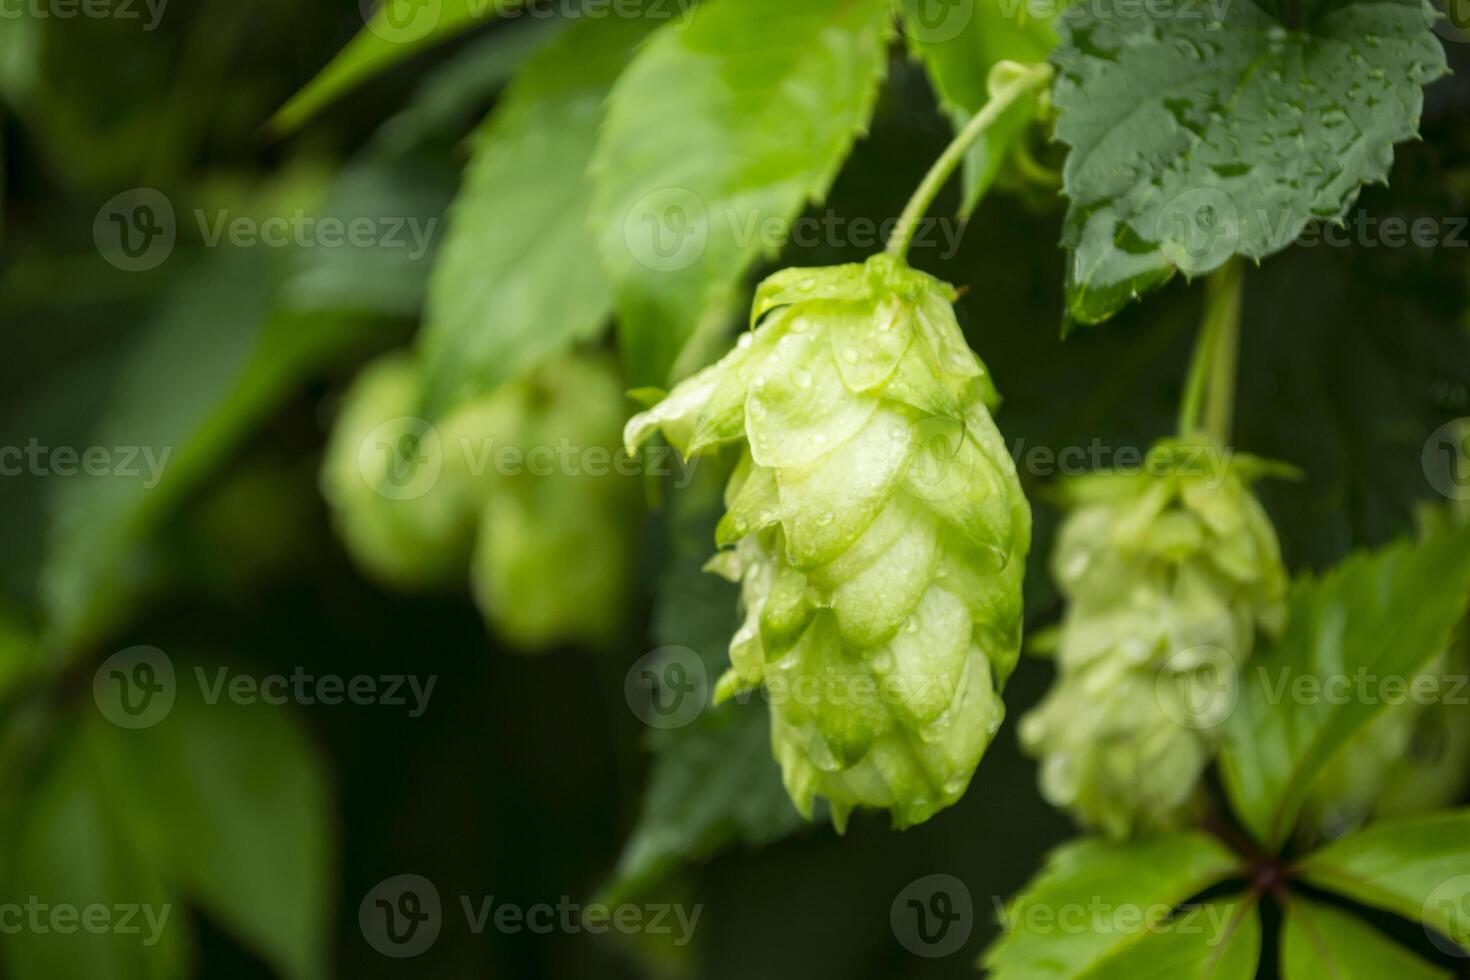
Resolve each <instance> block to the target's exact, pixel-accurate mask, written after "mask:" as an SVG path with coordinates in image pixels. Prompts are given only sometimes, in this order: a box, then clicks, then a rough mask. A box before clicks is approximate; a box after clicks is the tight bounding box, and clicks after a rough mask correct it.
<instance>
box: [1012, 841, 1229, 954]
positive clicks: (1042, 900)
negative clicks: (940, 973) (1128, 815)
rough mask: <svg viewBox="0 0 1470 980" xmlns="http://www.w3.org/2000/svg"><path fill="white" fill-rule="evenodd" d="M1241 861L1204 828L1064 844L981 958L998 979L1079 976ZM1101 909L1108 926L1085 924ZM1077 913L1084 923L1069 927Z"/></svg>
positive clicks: (1137, 940) (1139, 938) (1015, 902)
mask: <svg viewBox="0 0 1470 980" xmlns="http://www.w3.org/2000/svg"><path fill="white" fill-rule="evenodd" d="M1239 868H1240V858H1239V857H1237V856H1236V855H1234V854H1232V853H1231V852H1230V851H1229V850H1227V849H1226V848H1225V847H1224V846H1222V845H1221V844H1220V843H1219V842H1218V841H1217V840H1215V839H1214V838H1212V837H1207V836H1205V835H1204V834H1199V833H1179V834H1163V835H1160V836H1156V837H1148V838H1143V839H1140V840H1136V841H1132V842H1128V843H1111V842H1108V841H1103V840H1100V839H1086V840H1081V841H1076V842H1073V843H1070V844H1066V845H1063V846H1062V847H1060V848H1057V849H1056V850H1055V851H1053V852H1052V854H1051V856H1050V857H1049V858H1048V859H1047V863H1046V867H1045V868H1043V869H1042V871H1041V873H1040V874H1039V875H1037V877H1036V878H1035V879H1033V880H1032V882H1031V883H1030V884H1029V885H1028V886H1027V888H1026V890H1025V891H1024V892H1022V893H1021V894H1020V895H1019V896H1017V897H1016V898H1014V899H1012V900H1011V902H1010V904H1009V905H1008V906H1007V908H1006V911H1005V913H1004V918H1003V921H1002V925H1003V926H1004V927H1005V933H1004V934H1003V935H1002V936H1001V938H1000V939H999V940H997V941H996V943H995V944H994V945H993V946H991V948H990V949H989V950H987V951H986V953H985V957H984V960H983V965H984V966H985V967H986V968H987V969H988V970H990V971H991V975H992V976H993V977H995V978H996V980H1045V978H1048V977H1050V978H1055V980H1065V978H1070V977H1076V976H1080V975H1082V974H1084V973H1086V972H1087V971H1088V970H1089V969H1094V968H1099V967H1100V966H1101V965H1102V964H1104V963H1106V962H1108V960H1109V959H1110V958H1112V957H1113V956H1114V955H1115V954H1117V953H1118V952H1119V951H1121V950H1126V949H1128V948H1130V947H1134V946H1141V945H1142V943H1143V940H1144V939H1145V937H1147V936H1148V935H1149V934H1150V932H1151V931H1155V930H1157V929H1158V928H1159V925H1160V923H1161V922H1162V921H1163V919H1165V918H1166V917H1167V916H1168V915H1169V913H1171V912H1172V911H1173V910H1174V909H1175V908H1176V907H1177V906H1179V905H1180V903H1182V902H1185V901H1187V900H1189V899H1190V898H1193V897H1194V896H1195V895H1198V894H1199V893H1200V892H1202V891H1204V890H1205V889H1207V888H1210V887H1211V886H1213V885H1216V884H1218V883H1220V882H1221V881H1224V880H1225V879H1226V878H1229V877H1230V876H1231V875H1232V874H1234V873H1236V872H1237V871H1238V870H1239ZM1098 909H1101V910H1102V911H1103V913H1104V914H1106V915H1107V916H1108V917H1109V918H1108V919H1107V922H1106V925H1107V927H1106V928H1104V927H1098V926H1093V925H1087V924H1088V923H1091V922H1092V921H1093V920H1092V919H1091V918H1089V917H1090V916H1092V915H1094V914H1095V913H1096V910H1098ZM1124 916H1127V917H1128V918H1127V919H1126V920H1125V919H1124ZM1079 917H1080V918H1081V920H1082V922H1083V923H1084V926H1085V927H1083V928H1066V927H1065V925H1066V923H1068V922H1075V921H1077V919H1078V918H1079ZM1089 975H1090V974H1089ZM1108 975H1111V974H1108Z"/></svg>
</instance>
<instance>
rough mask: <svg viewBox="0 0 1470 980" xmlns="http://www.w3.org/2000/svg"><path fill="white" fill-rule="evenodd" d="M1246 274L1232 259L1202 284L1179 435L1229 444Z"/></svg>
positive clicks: (1180, 416)
mask: <svg viewBox="0 0 1470 980" xmlns="http://www.w3.org/2000/svg"><path fill="white" fill-rule="evenodd" d="M1244 282H1245V270H1244V267H1243V266H1242V265H1241V264H1240V262H1239V261H1232V262H1230V263H1229V264H1227V265H1225V266H1224V267H1222V268H1221V269H1220V270H1219V271H1217V272H1215V273H1214V274H1212V275H1211V276H1210V278H1209V280H1208V281H1207V282H1206V284H1205V318H1204V324H1203V325H1202V326H1201V327H1200V336H1199V341H1198V343H1197V344H1196V345H1195V348H1194V360H1193V362H1191V364H1190V366H1189V376H1188V380H1187V381H1186V382H1185V386H1184V400H1183V402H1181V403H1180V406H1179V434H1180V435H1181V436H1189V435H1194V434H1195V433H1199V432H1204V433H1205V434H1207V435H1210V436H1212V437H1213V438H1214V439H1215V440H1217V441H1218V442H1220V443H1222V444H1227V443H1229V442H1230V430H1231V420H1232V419H1233V417H1234V415H1235V372H1236V367H1237V365H1238V363H1239V360H1240V307H1241V294H1242V292H1243V289H1242V287H1243V284H1244Z"/></svg>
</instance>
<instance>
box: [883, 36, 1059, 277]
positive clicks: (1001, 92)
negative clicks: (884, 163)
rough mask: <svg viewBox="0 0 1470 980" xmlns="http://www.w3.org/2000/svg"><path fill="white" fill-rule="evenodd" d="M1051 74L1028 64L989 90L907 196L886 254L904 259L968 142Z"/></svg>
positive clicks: (1041, 85)
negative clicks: (906, 204) (980, 104)
mask: <svg viewBox="0 0 1470 980" xmlns="http://www.w3.org/2000/svg"><path fill="white" fill-rule="evenodd" d="M1052 74H1053V72H1052V68H1051V66H1050V65H1046V64H1041V65H1027V66H1025V68H1024V69H1023V70H1021V71H1018V72H1016V74H1015V75H1013V76H1012V77H1011V78H1010V79H1008V80H1007V81H1006V82H1005V83H1004V84H1002V85H1000V86H998V87H996V88H995V89H994V90H993V91H992V92H991V96H990V101H989V102H987V103H985V108H983V109H981V110H980V111H979V112H977V113H976V114H975V115H974V117H973V118H971V120H970V121H969V122H968V123H966V124H965V128H964V129H962V130H960V132H959V135H958V136H956V137H955V138H954V142H952V143H950V144H949V146H948V147H946V148H945V151H944V153H943V154H942V155H941V156H940V157H939V159H938V160H936V161H935V163H934V166H933V167H931V168H930V169H929V173H927V174H926V175H925V176H924V181H923V183H921V184H920V185H919V189H918V190H916V191H914V196H913V197H911V198H909V203H908V206H907V207H905V208H904V209H903V214H902V215H900V216H899V219H898V226H897V227H895V228H894V229H893V236H892V237H891V238H890V239H889V241H888V254H889V255H891V256H893V257H894V258H896V259H899V260H903V259H904V258H905V257H906V256H907V255H908V252H909V246H910V245H912V244H913V241H914V235H915V234H916V233H917V232H918V230H919V222H920V221H921V220H923V217H924V214H925V212H927V211H928V210H929V206H930V205H931V204H933V203H934V199H935V198H936V197H938V196H939V192H940V190H942V189H943V188H944V185H945V184H946V183H947V182H948V181H949V178H950V177H951V176H952V175H953V174H954V172H955V168H956V167H958V166H959V165H960V161H962V160H964V158H965V153H966V151H968V150H969V149H970V145H971V144H972V143H974V142H975V141H976V140H977V139H979V138H980V137H981V136H983V135H984V134H985V131H986V130H988V129H989V128H990V127H991V126H993V125H995V122H996V120H998V119H999V118H1000V117H1001V116H1002V115H1003V114H1004V113H1005V111H1006V110H1007V109H1009V108H1010V107H1011V106H1012V105H1013V104H1015V102H1016V101H1017V100H1018V99H1021V98H1023V97H1024V96H1026V95H1028V94H1030V93H1031V92H1034V91H1036V90H1038V89H1041V88H1045V87H1046V86H1047V85H1048V84H1050V83H1051V79H1052Z"/></svg>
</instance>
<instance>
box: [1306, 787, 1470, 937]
mask: <svg viewBox="0 0 1470 980" xmlns="http://www.w3.org/2000/svg"><path fill="white" fill-rule="evenodd" d="M1299 867H1300V870H1301V872H1302V874H1303V875H1304V876H1305V877H1306V879H1307V880H1308V881H1310V882H1311V883H1312V884H1314V885H1318V886H1320V887H1322V888H1327V889H1330V890H1332V891H1335V892H1338V893H1339V894H1342V895H1346V896H1347V897H1348V898H1351V899H1354V900H1356V901H1359V902H1362V903H1363V904H1365V905H1371V906H1373V907H1374V908H1380V909H1386V910H1387V911H1389V912H1395V913H1397V914H1399V915H1402V916H1404V917H1405V918H1409V919H1413V920H1415V921H1419V922H1423V923H1424V924H1425V925H1426V926H1429V927H1431V928H1433V929H1435V930H1436V931H1437V932H1439V933H1440V934H1441V935H1443V936H1446V937H1447V938H1449V939H1452V940H1454V941H1455V942H1456V943H1458V944H1459V945H1460V947H1461V948H1462V949H1464V950H1466V951H1470V810H1455V811H1453V812H1449V813H1437V814H1431V815H1429V816H1423V817H1408V818H1404V819H1401V820H1390V821H1384V822H1383V823H1378V824H1373V825H1371V826H1369V827H1367V828H1366V829H1364V830H1361V831H1359V832H1358V833H1356V834H1352V835H1350V836H1348V837H1344V838H1342V839H1341V840H1338V841H1335V842H1334V843H1332V844H1329V845H1328V846H1326V847H1324V848H1322V849H1321V850H1320V851H1317V852H1316V853H1314V854H1311V855H1308V856H1307V858H1306V859H1305V860H1303V861H1302V862H1301V864H1300V866H1299Z"/></svg>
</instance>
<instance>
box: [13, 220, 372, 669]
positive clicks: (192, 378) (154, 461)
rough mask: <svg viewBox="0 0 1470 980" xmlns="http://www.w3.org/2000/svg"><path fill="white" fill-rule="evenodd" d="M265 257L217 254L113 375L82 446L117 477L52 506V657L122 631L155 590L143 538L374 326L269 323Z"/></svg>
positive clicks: (77, 487) (59, 496) (76, 486)
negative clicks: (300, 387)
mask: <svg viewBox="0 0 1470 980" xmlns="http://www.w3.org/2000/svg"><path fill="white" fill-rule="evenodd" d="M268 252H269V250H268V249H253V250H251V249H239V250H231V249H221V250H219V251H217V252H215V253H214V254H213V255H211V256H210V257H209V258H208V259H207V260H206V261H205V262H204V264H203V265H202V266H201V267H200V268H198V269H197V270H195V273H194V274H193V275H190V276H186V277H185V279H184V284H183V285H182V287H181V288H180V289H179V290H178V291H177V292H176V293H175V294H174V295H173V296H171V297H170V298H169V299H168V300H166V301H165V302H164V304H163V305H162V307H161V308H160V310H159V311H158V314H157V316H156V319H154V320H153V321H152V322H151V323H149V324H148V325H147V326H146V327H145V328H144V329H143V331H142V333H141V334H140V336H138V337H137V338H136V340H135V344H134V347H133V349H132V350H131V351H130V352H129V353H128V354H127V355H126V356H125V357H124V358H123V360H122V361H121V362H120V363H118V364H117V365H116V366H115V367H114V371H113V376H112V391H111V393H110V394H109V396H108V398H107V407H106V408H105V409H104V411H103V412H102V415H101V421H100V422H99V424H98V426H97V428H96V429H95V430H94V431H93V432H92V433H91V435H90V437H89V440H88V445H93V446H102V447H108V448H110V449H114V450H116V453H117V456H118V469H117V472H112V471H108V472H106V473H104V474H103V475H89V474H85V473H80V472H79V473H78V474H77V475H76V477H75V478H74V479H71V480H69V481H67V482H66V483H65V484H64V485H62V486H60V488H59V489H58V491H57V492H56V494H55V496H54V498H53V500H52V502H51V503H52V507H51V511H52V512H51V523H50V531H49V537H48V541H47V554H46V558H45V561H44V564H43V567H42V571H41V579H40V594H41V602H42V606H43V608H44V610H45V612H46V614H47V617H48V620H49V622H48V628H49V633H48V635H47V643H48V644H49V646H50V648H52V649H53V650H55V649H57V648H60V649H61V651H62V652H64V653H74V652H75V651H76V650H77V648H79V647H80V646H81V645H83V644H84V643H86V642H88V641H89V640H95V639H97V638H98V637H99V635H100V634H101V633H103V632H104V631H106V630H107V629H109V628H112V627H113V626H115V625H117V622H118V621H119V619H121V618H122V617H124V616H125V615H126V614H127V611H128V609H129V608H130V606H131V605H132V604H133V603H134V602H136V601H137V600H138V599H139V598H140V596H141V595H142V594H143V593H145V592H146V591H147V588H148V586H149V583H150V579H151V578H152V573H153V569H151V568H150V565H149V563H148V561H147V557H146V555H145V554H144V553H143V552H142V550H141V545H142V543H143V542H144V541H145V539H146V538H147V536H148V534H149V533H150V532H151V531H152V530H153V529H155V528H156V527H157V526H158V525H159V523H160V522H161V521H162V520H164V519H165V518H166V517H167V515H168V514H169V513H170V512H171V511H172V510H173V509H174V508H176V507H177V506H178V505H179V503H181V502H182V501H183V500H184V499H185V498H186V497H187V495H188V493H189V492H190V491H192V490H193V489H194V488H196V487H197V486H198V485H199V483H200V482H201V481H202V480H203V479H204V478H205V477H207V476H208V475H209V473H210V472H212V471H213V469H214V468H215V467H217V466H218V465H219V464H220V463H221V462H222V461H223V460H224V459H225V458H226V456H227V455H228V454H229V453H230V452H231V451H232V450H233V449H234V448H235V447H236V446H238V444H239V443H240V441H241V440H242V439H243V437H244V436H245V434H246V433H247V432H248V431H249V430H250V429H251V428H252V427H253V426H255V425H256V424H258V423H259V422H260V421H261V420H262V419H263V418H264V417H265V416H266V414H267V413H269V412H270V411H271V410H272V409H273V408H274V407H275V405H276V404H277V403H278V402H279V400H280V399H281V398H282V397H284V395H285V394H287V393H288V392H290V391H291V390H292V389H293V388H294V386H295V385H296V384H297V383H299V382H300V381H301V380H302V378H303V377H304V376H306V375H308V374H309V373H310V371H311V370H313V369H314V368H315V367H316V366H317V365H319V364H321V363H324V362H326V361H328V360H330V359H332V358H333V357H335V356H338V355H340V354H341V353H342V352H343V351H344V350H347V349H349V348H351V347H352V346H354V345H357V344H360V343H362V342H363V341H364V339H366V337H368V336H370V335H371V333H372V324H371V322H365V321H362V320H354V319H349V318H345V317H336V316H330V317H323V316H311V315H306V314H291V313H273V312H272V309H271V304H272V293H273V282H272V266H273V259H272V256H271V255H269V254H268ZM123 453H130V455H127V456H126V457H125V458H126V459H127V461H128V462H127V464H126V465H127V470H124V469H123V465H124V464H123V459H124V457H123Z"/></svg>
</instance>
